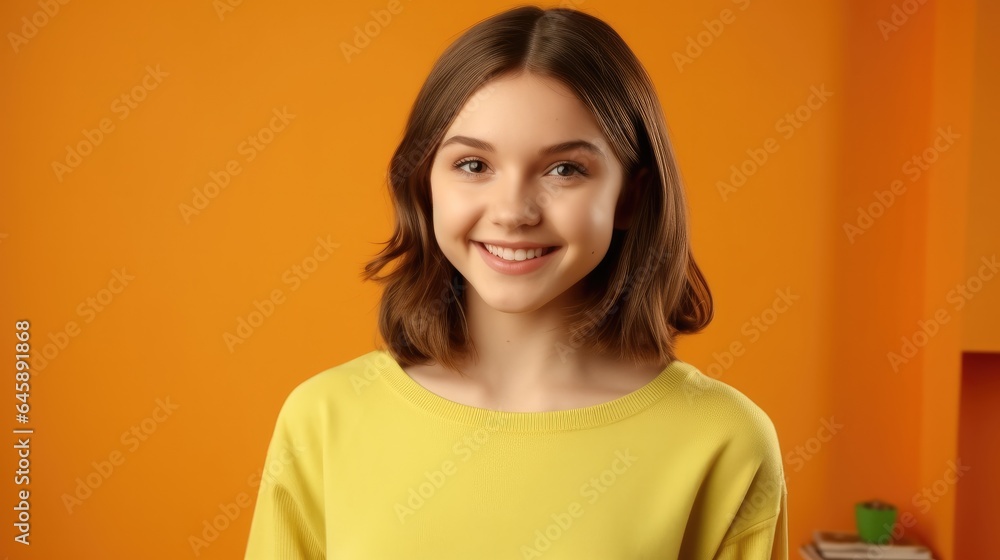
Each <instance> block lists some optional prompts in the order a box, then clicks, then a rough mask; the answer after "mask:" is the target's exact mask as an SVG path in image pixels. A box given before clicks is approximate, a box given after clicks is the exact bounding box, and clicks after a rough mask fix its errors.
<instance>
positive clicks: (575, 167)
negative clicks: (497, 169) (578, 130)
mask: <svg viewBox="0 0 1000 560" xmlns="http://www.w3.org/2000/svg"><path fill="white" fill-rule="evenodd" d="M474 161H478V162H479V163H482V164H483V165H486V162H485V161H483V160H481V159H479V158H474V157H473V158H465V159H463V160H459V161H458V162H456V163H455V165H454V168H455V170H456V171H458V172H459V173H461V174H463V175H465V176H467V177H478V176H480V175H483V174H482V173H472V172H471V171H466V170H464V169H462V166H463V165H465V164H467V163H472V162H474ZM563 165H566V166H568V167H570V168H571V169H573V170H574V171H576V172H577V173H578V174H579V175H580V176H581V177H586V176H588V175H589V173H588V172H587V168H586V167H584V166H582V165H580V164H578V163H573V162H571V161H560V162H559V163H557V164H556V166H555V167H554V168H553V169H555V168H558V167H560V166H563ZM555 177H558V178H560V179H572V178H573V176H572V175H555Z"/></svg>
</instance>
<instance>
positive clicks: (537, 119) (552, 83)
mask: <svg viewBox="0 0 1000 560" xmlns="http://www.w3.org/2000/svg"><path fill="white" fill-rule="evenodd" d="M488 86H489V87H484V88H482V89H481V90H480V92H482V93H481V94H480V95H474V96H473V97H472V99H475V101H474V102H473V101H471V100H470V103H469V104H467V105H466V107H464V108H463V111H462V112H460V115H461V117H460V118H458V119H456V120H455V122H454V123H453V124H452V126H451V127H450V128H449V130H448V131H447V132H446V133H445V134H444V136H443V141H442V144H441V146H440V147H439V149H438V151H437V153H436V154H435V158H434V162H433V166H432V169H431V174H430V183H431V198H432V204H433V221H434V234H435V237H436V238H437V242H438V244H439V246H440V247H441V251H442V252H443V253H444V255H445V256H446V257H447V259H448V260H449V261H450V262H451V263H452V264H453V265H454V266H455V268H456V269H457V270H458V271H459V273H461V275H462V277H463V278H464V279H465V285H466V294H465V298H466V301H465V303H466V307H465V309H466V318H467V320H468V324H469V332H470V336H471V339H472V341H473V343H474V345H475V348H476V349H477V351H478V359H477V360H476V361H475V362H474V363H466V364H463V365H462V367H461V371H462V373H463V374H465V376H466V377H461V376H459V375H457V374H456V373H455V372H453V371H449V370H446V369H444V368H442V367H440V366H439V365H437V364H436V363H431V364H427V365H412V366H408V367H406V368H404V370H405V371H406V373H407V374H408V375H409V376H410V377H412V378H413V379H414V380H415V381H416V382H417V383H419V384H421V385H423V386H424V387H425V388H427V389H428V390H430V391H431V392H434V393H436V394H438V395H440V396H442V397H444V398H446V399H449V400H452V401H455V402H459V403H462V404H467V405H471V406H478V407H481V408H488V409H494V410H505V411H511V412H542V411H554V410H567V409H573V408H581V407H586V406H592V405H596V404H600V403H603V402H607V401H610V400H613V399H616V398H619V397H621V396H623V395H625V394H628V393H630V392H633V391H635V390H637V389H639V388H640V387H642V386H643V385H646V384H647V383H649V382H650V381H651V380H652V379H653V378H654V377H656V376H657V374H659V373H660V372H661V371H662V370H663V369H664V368H665V367H666V366H665V364H644V365H635V364H631V363H625V362H620V361H618V360H616V359H614V357H609V356H598V355H594V354H593V353H591V352H589V351H588V349H587V348H586V347H585V346H580V345H579V344H577V345H573V344H572V343H571V337H570V335H569V333H568V331H567V330H566V320H567V314H566V311H565V308H566V306H568V305H570V304H572V303H575V302H576V301H578V298H579V297H580V295H581V289H582V288H583V285H582V283H580V281H581V280H582V279H583V278H584V277H585V276H586V275H587V274H588V273H589V272H590V271H592V270H593V269H594V268H595V267H596V266H597V265H598V263H600V262H601V260H602V259H603V258H604V257H605V255H606V254H607V252H608V249H609V247H610V244H611V235H612V230H613V229H614V228H625V227H627V226H628V220H629V211H628V210H629V209H628V208H627V205H626V204H623V202H622V200H620V199H621V197H620V195H621V193H622V192H623V187H624V172H623V169H622V165H621V163H620V162H619V161H618V159H617V158H616V157H615V155H614V153H613V151H612V150H611V146H610V144H609V143H608V141H607V139H606V138H605V137H604V135H603V134H602V132H601V130H600V127H599V126H598V124H597V121H596V120H595V119H594V117H593V115H592V114H591V113H590V111H589V110H588V109H587V107H586V106H585V105H584V104H583V103H582V102H581V101H580V100H579V99H578V98H577V97H576V96H575V95H574V94H573V93H572V92H571V91H570V90H569V89H567V88H566V87H565V86H564V85H563V84H562V83H560V82H558V81H556V80H553V79H551V78H547V77H541V76H537V75H534V74H530V73H524V74H521V75H520V76H516V77H510V76H505V77H501V78H498V79H495V80H493V81H492V82H491V83H490V84H488ZM472 103H474V105H473V104H472ZM459 137H462V138H459ZM463 138H464V139H463ZM468 139H472V140H473V141H469V140H468ZM574 140H583V141H585V142H586V143H588V144H589V145H591V146H593V148H594V149H587V148H586V147H582V146H580V145H577V146H575V147H571V148H568V149H562V150H559V151H557V152H552V153H543V150H545V149H546V148H549V147H551V146H555V145H558V144H562V143H565V142H569V141H574ZM476 141H479V142H476ZM482 143H488V144H489V146H484V145H483V144H482ZM470 144H472V145H470ZM456 165H459V166H460V167H458V168H456V167H455V166H456ZM577 166H579V167H582V168H583V169H584V170H585V172H586V174H585V175H584V174H581V173H580V171H579V168H578V167H577ZM462 171H465V172H466V173H462ZM481 240H497V241H509V242H517V241H527V242H530V243H532V244H534V245H539V246H545V247H557V249H555V250H554V251H553V252H552V254H551V255H549V256H546V258H545V260H544V264H543V265H542V266H541V267H540V268H538V269H536V270H533V271H531V272H528V273H525V274H505V273H502V272H498V271H497V270H494V269H493V268H491V267H490V266H488V264H487V261H486V260H485V259H484V255H483V254H482V250H481V248H480V247H479V245H478V243H479V241H481Z"/></svg>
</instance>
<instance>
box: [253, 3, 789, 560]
mask: <svg viewBox="0 0 1000 560" xmlns="http://www.w3.org/2000/svg"><path fill="white" fill-rule="evenodd" d="M389 184H390V188H391V193H392V200H393V203H394V205H395V209H396V217H397V221H396V226H395V231H394V233H393V235H392V238H391V240H390V241H389V243H388V247H386V248H385V249H384V250H383V252H382V253H381V254H380V256H378V257H377V258H375V259H374V260H373V261H372V262H371V263H369V264H368V266H367V267H366V268H365V274H364V277H365V278H367V279H372V278H374V279H376V280H378V281H380V282H383V283H384V284H385V290H384V295H383V298H382V301H381V307H380V314H379V329H380V334H381V337H382V338H383V339H384V341H385V345H384V346H381V347H379V349H377V350H373V351H371V352H369V353H367V354H364V355H362V356H359V357H357V358H355V359H352V360H350V361H348V362H346V363H343V364H340V365H337V366H335V367H332V368H330V369H328V370H326V371H323V372H321V373H319V374H316V375H314V376H313V377H311V378H309V379H307V380H306V381H304V382H303V383H301V384H300V385H299V386H298V387H296V388H295V389H294V390H293V391H292V392H291V394H290V395H289V396H288V397H287V399H286V401H285V403H284V405H283V407H282V409H281V412H280V413H279V415H278V419H277V424H276V427H275V431H274V435H273V437H272V439H271V442H270V446H269V448H268V452H267V459H266V465H265V474H264V477H263V480H262V482H261V485H260V490H259V495H258V497H257V503H256V506H255V511H254V514H253V520H252V525H251V528H250V535H249V542H248V547H247V553H246V557H247V558H260V559H265V558H266V559H268V560H274V559H292V558H296V559H299V558H309V559H319V558H329V559H343V560H396V559H402V558H417V559H424V558H426V559H435V560H441V559H456V560H457V559H461V560H472V559H475V560H481V559H530V558H545V559H547V560H549V559H551V560H590V559H594V560H617V559H622V560H626V559H629V560H631V559H641V558H646V559H654V558H655V559H666V558H670V559H674V558H683V559H695V560H710V559H736V558H740V559H746V558H752V559H758V558H759V559H779V558H780V559H787V556H788V545H787V521H786V519H787V518H786V487H785V483H784V476H783V471H782V461H781V452H780V450H779V445H778V439H777V435H776V432H775V429H774V426H773V425H772V423H771V421H770V419H769V418H768V416H767V415H766V414H765V413H764V412H763V411H762V410H761V409H760V408H759V407H758V406H756V405H755V404H754V403H753V402H752V401H751V400H750V399H749V398H748V397H746V396H744V395H743V394H742V393H740V392H738V391H737V390H736V389H734V388H732V387H730V386H728V385H726V384H724V383H723V382H721V381H719V380H717V379H714V378H711V377H708V376H706V375H704V374H702V373H701V372H700V371H698V370H697V369H696V368H695V367H694V366H692V365H690V364H688V363H686V362H683V361H680V360H679V359H677V358H676V357H675V356H674V351H673V349H674V345H675V337H676V336H677V335H679V334H686V333H694V332H698V331H699V330H701V329H703V328H704V327H705V326H706V325H707V324H708V323H709V321H710V320H711V318H712V313H713V307H712V298H711V294H710V292H709V289H708V286H707V284H706V282H705V279H704V278H703V276H702V274H701V272H700V271H699V269H698V266H697V265H696V264H695V261H694V259H693V258H692V255H691V250H690V245H689V239H688V230H687V218H686V211H687V210H686V206H685V197H684V193H683V189H682V184H681V180H680V175H679V173H678V170H677V165H676V163H675V161H674V156H673V153H672V151H671V147H670V143H669V140H668V136H667V129H666V125H665V122H664V117H663V115H662V113H661V109H660V104H659V101H658V99H657V96H656V93H655V91H654V87H653V85H652V83H651V81H650V79H649V77H648V76H647V74H646V73H645V71H644V69H643V67H642V65H641V64H640V63H639V61H638V60H637V59H636V57H635V55H634V54H633V53H632V52H631V50H630V49H629V48H628V46H627V45H626V44H625V43H624V42H623V40H622V39H621V37H619V35H618V34H617V33H616V32H615V31H614V30H613V29H612V28H611V27H609V26H608V25H607V24H606V23H604V22H603V21H601V20H599V19H597V18H595V17H593V16H590V15H587V14H585V13H582V12H579V11H574V10H570V9H549V10H542V9H540V8H537V7H519V8H516V9H512V10H510V11H507V12H504V13H501V14H499V15H496V16H494V17H492V18H490V19H487V20H485V21H482V22H481V23H479V24H477V25H475V26H474V27H472V28H471V29H469V30H468V31H467V32H466V33H465V34H464V35H462V36H461V37H460V38H459V39H458V40H457V41H455V43H454V44H452V45H451V46H450V47H449V48H448V49H447V50H446V51H445V52H444V54H443V55H442V56H441V58H440V59H439V60H438V61H437V63H436V65H435V66H434V68H433V70H432V71H431V73H430V76H429V77H428V78H427V81H426V83H425V84H424V86H423V88H422V89H421V91H420V93H419V95H418V97H417V100H416V103H415V104H414V106H413V109H412V113H411V115H410V118H409V121H408V122H407V125H406V131H405V134H404V137H403V139H402V142H401V143H400V145H399V147H398V149H397V150H396V154H395V157H394V158H393V160H392V162H391V165H390V176H389ZM394 261H398V262H397V266H396V267H395V268H394V269H393V270H392V272H391V273H390V274H388V275H387V276H384V277H378V276H376V274H377V273H378V272H379V271H381V270H382V269H383V268H384V267H385V266H386V265H388V264H390V263H392V262H394Z"/></svg>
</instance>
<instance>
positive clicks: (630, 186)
mask: <svg viewBox="0 0 1000 560" xmlns="http://www.w3.org/2000/svg"><path fill="white" fill-rule="evenodd" d="M648 177H649V170H648V169H647V168H645V167H643V168H641V169H639V171H637V172H636V173H633V174H632V177H630V178H629V180H628V181H626V182H625V184H623V185H622V192H621V193H620V194H619V195H618V205H617V206H616V207H615V226H614V227H615V229H628V228H629V227H631V225H632V216H633V215H634V214H635V209H636V205H638V203H639V194H640V193H641V192H642V190H643V189H645V188H646V179H647V178H648Z"/></svg>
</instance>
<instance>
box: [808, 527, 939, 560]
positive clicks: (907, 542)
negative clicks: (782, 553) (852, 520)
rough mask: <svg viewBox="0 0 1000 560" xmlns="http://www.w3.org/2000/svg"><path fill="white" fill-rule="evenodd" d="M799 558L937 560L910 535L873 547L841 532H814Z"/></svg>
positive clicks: (810, 559) (828, 559) (827, 559)
mask: <svg viewBox="0 0 1000 560" xmlns="http://www.w3.org/2000/svg"><path fill="white" fill-rule="evenodd" d="M799 554H800V555H801V556H802V558H803V559H804V560H871V559H878V560H934V555H933V554H931V550H930V549H929V548H927V547H926V546H924V545H923V544H921V543H920V542H918V541H916V540H915V539H913V538H912V537H907V536H906V535H904V536H902V537H901V538H899V539H896V540H894V541H891V542H889V543H887V544H872V543H867V542H864V541H862V540H861V539H860V538H859V537H858V535H857V534H855V533H845V532H840V531H813V542H811V543H806V544H804V545H802V546H801V547H799Z"/></svg>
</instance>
